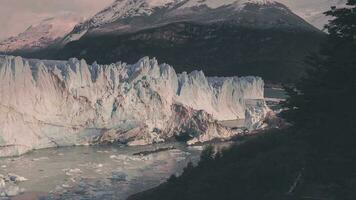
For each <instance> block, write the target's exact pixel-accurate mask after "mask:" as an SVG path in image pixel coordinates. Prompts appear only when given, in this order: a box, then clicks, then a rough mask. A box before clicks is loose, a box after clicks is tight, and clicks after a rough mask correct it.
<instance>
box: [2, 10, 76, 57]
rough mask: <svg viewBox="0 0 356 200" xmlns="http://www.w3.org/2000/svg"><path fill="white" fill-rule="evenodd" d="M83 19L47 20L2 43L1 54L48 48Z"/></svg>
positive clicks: (59, 17)
mask: <svg viewBox="0 0 356 200" xmlns="http://www.w3.org/2000/svg"><path fill="white" fill-rule="evenodd" d="M80 20H81V18H79V17H77V16H74V15H70V14H66V15H60V16H58V17H55V18H47V19H45V20H43V21H41V22H40V23H38V24H35V25H32V26H30V27H28V28H27V29H26V30H25V31H24V32H23V33H20V34H19V35H17V36H14V37H10V38H8V39H6V40H4V41H1V42H0V52H4V53H6V52H13V51H16V50H25V51H34V50H38V49H43V48H46V47H48V46H50V45H52V44H53V43H55V42H58V41H59V40H61V39H62V38H63V37H64V36H65V35H67V34H68V33H70V32H71V31H72V30H73V28H74V26H75V25H76V24H78V22H79V21H80Z"/></svg>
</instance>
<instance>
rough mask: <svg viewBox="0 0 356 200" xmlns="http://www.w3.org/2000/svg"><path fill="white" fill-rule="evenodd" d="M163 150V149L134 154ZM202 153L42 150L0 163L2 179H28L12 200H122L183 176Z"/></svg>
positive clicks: (190, 149)
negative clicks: (188, 165) (171, 178)
mask: <svg viewBox="0 0 356 200" xmlns="http://www.w3.org/2000/svg"><path fill="white" fill-rule="evenodd" d="M230 144H231V143H215V145H214V146H216V147H218V148H222V147H225V146H228V145H230ZM164 148H167V149H165V150H164V151H160V152H155V153H149V154H148V155H136V154H137V153H139V152H145V151H146V152H149V151H154V150H157V149H164ZM173 148H174V149H173ZM202 150H203V146H186V145H185V144H182V143H166V144H157V145H151V146H141V147H124V146H90V147H87V146H79V147H65V148H52V149H43V150H38V151H33V152H31V153H28V154H25V155H22V156H20V157H15V158H2V159H0V174H8V173H13V174H16V175H20V176H23V177H25V178H26V179H28V180H27V181H24V182H21V183H19V184H18V186H19V187H20V188H21V189H23V190H24V193H23V194H21V195H18V196H16V197H13V198H11V199H14V200H18V199H20V200H32V199H41V200H42V199H43V200H47V199H48V200H52V199H75V200H77V199H78V200H79V199H80V200H81V199H98V200H99V199H100V200H105V199H126V198H127V197H128V196H129V195H131V194H134V193H137V192H141V191H144V190H147V189H150V188H152V187H155V186H157V185H159V184H160V183H162V182H164V181H165V180H167V179H168V178H169V177H170V176H171V175H172V174H176V175H178V174H180V173H182V171H183V168H184V167H185V166H186V165H187V163H188V162H193V163H197V162H198V161H199V157H200V153H201V151H202ZM0 199H1V197H0Z"/></svg>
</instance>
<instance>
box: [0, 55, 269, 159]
mask: <svg viewBox="0 0 356 200" xmlns="http://www.w3.org/2000/svg"><path fill="white" fill-rule="evenodd" d="M263 86H264V84H263V81H262V79H261V78H257V77H242V78H238V77H231V78H206V77H205V76H204V74H203V73H202V72H198V71H194V72H192V73H190V74H187V73H182V74H176V72H175V71H174V70H173V68H172V67H171V66H169V65H167V64H161V65H159V64H158V63H157V61H156V60H155V59H151V60H150V59H148V58H147V57H145V58H143V59H141V60H140V61H139V62H138V63H136V64H133V65H127V64H125V63H116V64H110V65H98V64H96V63H94V64H92V65H88V64H86V62H85V61H84V60H77V59H70V60H69V61H47V60H43V61H41V60H31V59H23V58H21V57H12V56H1V57H0V119H1V120H0V156H11V155H18V154H22V153H24V152H27V151H29V150H31V149H39V148H46V147H55V146H68V145H86V144H96V143H107V142H109V143H112V142H118V143H122V144H128V145H144V144H151V143H155V142H163V141H165V140H167V139H171V138H185V141H187V142H188V143H190V144H192V143H196V142H204V141H208V140H211V139H214V138H230V137H231V136H233V135H235V134H238V132H236V131H232V130H230V129H228V128H225V127H223V126H222V125H220V124H219V123H217V121H216V120H231V119H245V118H246V122H247V123H246V126H247V128H249V129H251V130H252V129H256V128H259V127H260V126H261V124H262V122H263V120H264V117H265V116H266V115H267V112H268V111H269V109H268V108H267V106H266V104H265V103H264V100H263ZM250 101H257V102H259V103H255V104H250V103H249V102H250ZM251 122H252V123H251Z"/></svg>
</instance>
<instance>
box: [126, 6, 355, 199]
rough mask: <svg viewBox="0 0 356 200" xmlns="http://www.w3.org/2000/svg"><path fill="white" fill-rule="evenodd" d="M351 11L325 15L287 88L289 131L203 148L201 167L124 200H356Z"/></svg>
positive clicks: (268, 133) (349, 9)
mask: <svg viewBox="0 0 356 200" xmlns="http://www.w3.org/2000/svg"><path fill="white" fill-rule="evenodd" d="M348 6H349V7H348V8H342V9H336V8H333V9H332V10H330V11H328V12H326V15H328V16H333V17H335V19H333V20H332V21H331V22H330V23H329V25H327V26H326V28H327V30H328V32H329V35H328V39H327V41H326V42H325V43H324V44H323V46H322V50H321V51H320V53H319V54H318V55H312V56H310V57H309V58H308V59H307V60H308V64H310V65H311V66H312V68H311V70H309V72H308V76H307V77H306V78H304V79H303V80H302V81H300V82H299V84H297V86H296V88H289V94H290V95H291V97H290V98H289V99H288V101H287V102H286V104H285V106H286V107H287V108H289V110H288V111H286V112H284V113H283V116H284V117H285V118H286V119H287V120H288V121H290V122H291V123H292V124H293V126H291V127H290V128H288V129H284V130H272V131H268V132H267V133H264V134H261V135H260V136H256V137H254V138H250V139H248V140H247V141H246V142H245V143H244V144H242V145H240V146H235V147H232V148H230V149H227V150H224V151H222V152H219V153H217V154H216V153H215V152H214V151H213V150H212V149H211V148H208V149H207V150H205V151H204V153H203V154H202V161H201V162H200V163H199V165H198V166H196V167H193V166H191V165H189V166H188V167H187V168H186V170H185V171H184V173H183V175H181V176H179V177H175V176H172V177H171V178H170V179H169V180H168V181H167V182H166V183H164V184H162V185H160V186H159V187H157V188H154V189H151V190H149V191H146V192H143V193H140V194H136V195H133V196H132V197H130V198H129V199H130V200H141V199H142V200H143V199H144V200H151V199H152V200H153V199H154V200H160V199H162V200H163V199H164V200H166V199H170V200H174V199H177V200H178V199H179V200H185V199H187V200H188V199H189V200H190V199H204V200H208V199H214V200H216V199H224V200H227V199H234V200H236V199H242V200H250V199H251V200H252V199H253V200H259V199H268V200H270V199H271V200H279V199H298V200H299V199H326V200H329V199H330V200H332V199H337V200H339V199H340V200H354V199H356V190H355V189H356V170H355V169H356V160H355V158H356V136H355V133H356V126H355V124H356V123H355V119H356V105H355V102H356V95H355V94H353V93H354V92H355V91H356V78H355V77H356V0H348Z"/></svg>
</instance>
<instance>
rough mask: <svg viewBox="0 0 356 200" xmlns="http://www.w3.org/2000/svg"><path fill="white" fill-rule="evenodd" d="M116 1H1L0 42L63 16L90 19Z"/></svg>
mask: <svg viewBox="0 0 356 200" xmlns="http://www.w3.org/2000/svg"><path fill="white" fill-rule="evenodd" d="M113 1H114V0H0V40H1V39H5V38H7V37H10V36H14V35H17V34H18V33H20V32H23V31H24V30H25V29H26V28H27V27H29V26H31V25H32V24H36V23H38V22H39V21H41V20H43V19H46V18H49V17H55V16H59V15H63V14H66V13H68V14H71V15H76V16H80V17H90V16H92V15H94V14H95V13H96V12H98V11H100V10H102V9H103V8H104V7H106V6H108V5H109V4H110V3H112V2H113Z"/></svg>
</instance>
